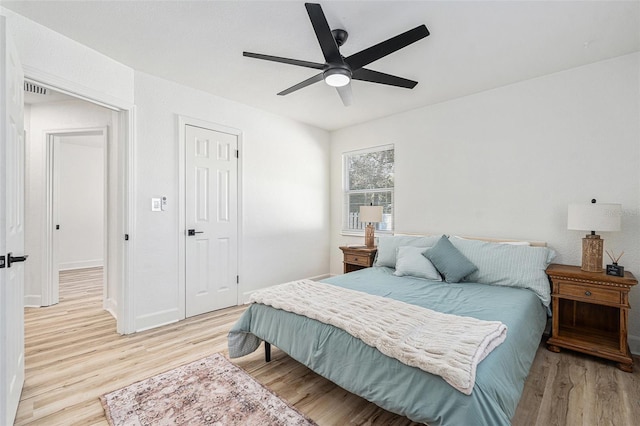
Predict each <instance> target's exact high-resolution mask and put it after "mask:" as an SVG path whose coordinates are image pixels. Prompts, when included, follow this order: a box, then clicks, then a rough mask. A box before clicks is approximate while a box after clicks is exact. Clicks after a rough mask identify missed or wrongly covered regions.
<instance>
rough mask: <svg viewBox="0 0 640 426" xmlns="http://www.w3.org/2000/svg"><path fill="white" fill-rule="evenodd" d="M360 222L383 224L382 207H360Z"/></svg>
mask: <svg viewBox="0 0 640 426" xmlns="http://www.w3.org/2000/svg"><path fill="white" fill-rule="evenodd" d="M358 219H359V220H360V222H382V206H360V217H359V218H358Z"/></svg>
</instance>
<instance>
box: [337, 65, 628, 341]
mask: <svg viewBox="0 0 640 426" xmlns="http://www.w3.org/2000/svg"><path fill="white" fill-rule="evenodd" d="M639 77H640V54H637V53H636V54H632V55H627V56H623V57H619V58H615V59H611V60H607V61H603V62H599V63H595V64H591V65H587V66H583V67H579V68H575V69H571V70H568V71H564V72H560V73H557V74H553V75H549V76H545V77H542V78H537V79H533V80H528V81H524V82H521V83H516V84H512V85H509V86H505V87H502V88H498V89H495V90H491V91H486V92H482V93H478V94H475V95H472V96H467V97H463V98H459V99H455V100H452V101H449V102H444V103H441V104H438V105H433V106H430V107H425V108H420V109H416V110H413V111H409V112H406V113H403V114H398V115H395V116H392V117H388V118H385V119H381V120H377V121H374V122H370V123H365V124H362V125H359V126H354V127H351V128H346V129H343V130H339V131H336V132H334V133H332V151H331V191H332V196H331V202H332V216H331V219H332V233H331V234H332V243H331V247H332V251H331V271H332V273H340V272H341V260H342V259H341V256H340V255H341V253H340V251H339V250H338V249H337V247H338V246H339V245H341V244H344V243H356V242H361V241H362V237H359V238H355V237H347V236H342V235H341V234H340V229H341V215H342V198H341V194H342V181H341V154H342V153H343V152H345V151H349V150H353V149H358V148H364V147H368V146H375V145H382V144H388V143H393V144H395V159H396V166H395V167H396V168H395V185H396V186H395V216H396V217H395V224H396V232H422V233H449V234H461V235H475V236H484V237H498V238H500V237H502V238H508V237H511V238H519V239H529V240H542V241H547V242H548V244H549V246H551V247H552V248H554V249H555V250H557V252H558V256H557V257H556V259H555V261H556V262H558V263H566V264H574V265H576V264H580V261H581V257H580V256H581V238H582V236H583V235H582V234H583V233H581V232H579V231H568V230H567V229H566V227H567V222H566V221H567V218H566V215H567V205H568V204H569V203H573V202H589V200H591V198H596V199H597V200H598V201H600V202H619V203H622V205H623V211H624V215H623V218H622V232H618V233H602V237H603V238H604V240H605V249H612V250H614V251H615V252H620V251H622V250H624V251H625V255H624V257H623V258H622V260H621V262H620V263H621V264H622V265H623V266H625V268H626V269H627V270H629V271H631V272H633V273H634V274H635V275H636V277H640V167H639V160H640V124H639V123H640V121H639V117H640V106H639V102H640V96H639V95H640V89H639ZM605 257H606V256H605ZM631 304H632V310H631V312H630V324H629V334H630V338H631V346H632V350H633V351H634V352H635V353H640V286H636V287H634V288H633V290H632V291H631Z"/></svg>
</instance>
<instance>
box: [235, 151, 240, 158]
mask: <svg viewBox="0 0 640 426" xmlns="http://www.w3.org/2000/svg"><path fill="white" fill-rule="evenodd" d="M236 158H240V151H239V150H237V149H236Z"/></svg>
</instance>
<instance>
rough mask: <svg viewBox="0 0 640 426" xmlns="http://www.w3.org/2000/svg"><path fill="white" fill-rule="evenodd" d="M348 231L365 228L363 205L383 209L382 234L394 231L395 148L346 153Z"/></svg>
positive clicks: (346, 214)
mask: <svg viewBox="0 0 640 426" xmlns="http://www.w3.org/2000/svg"><path fill="white" fill-rule="evenodd" d="M343 164H344V180H345V183H344V185H345V205H344V211H345V215H344V225H343V229H344V230H345V231H358V230H361V229H364V226H365V224H364V223H361V222H360V221H359V220H358V215H359V212H360V206H369V205H373V206H382V213H383V214H382V222H380V223H377V224H376V229H377V230H379V231H392V230H393V188H394V184H393V177H394V176H393V173H394V148H393V145H387V146H383V147H377V148H373V149H368V150H361V151H353V152H349V153H345V154H343Z"/></svg>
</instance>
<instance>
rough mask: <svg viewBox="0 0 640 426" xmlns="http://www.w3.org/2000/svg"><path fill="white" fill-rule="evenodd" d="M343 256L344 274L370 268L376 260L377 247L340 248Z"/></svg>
mask: <svg viewBox="0 0 640 426" xmlns="http://www.w3.org/2000/svg"><path fill="white" fill-rule="evenodd" d="M340 250H342V254H343V257H344V259H343V262H342V263H343V264H344V273H345V274H346V273H348V272H353V271H357V270H358V269H364V268H370V267H371V266H373V261H374V260H375V258H376V253H377V252H378V249H377V248H376V247H373V248H367V247H340Z"/></svg>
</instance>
